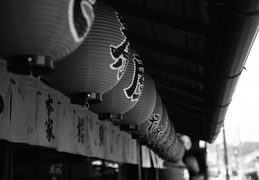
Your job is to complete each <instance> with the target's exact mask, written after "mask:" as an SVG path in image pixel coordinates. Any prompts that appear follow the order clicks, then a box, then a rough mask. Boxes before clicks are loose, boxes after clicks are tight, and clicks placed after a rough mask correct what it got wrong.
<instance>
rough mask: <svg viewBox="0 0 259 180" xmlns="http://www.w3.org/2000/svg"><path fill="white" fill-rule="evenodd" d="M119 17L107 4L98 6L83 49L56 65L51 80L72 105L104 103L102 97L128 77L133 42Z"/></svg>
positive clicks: (87, 106)
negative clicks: (129, 40) (127, 70)
mask: <svg viewBox="0 0 259 180" xmlns="http://www.w3.org/2000/svg"><path fill="white" fill-rule="evenodd" d="M124 31H125V26H124V24H123V22H122V19H121V18H120V16H119V14H118V13H117V12H116V11H115V10H114V9H113V8H111V7H110V6H108V5H106V4H104V3H101V2H99V3H96V6H95V20H94V23H93V26H92V29H91V31H90V33H89V35H88V36H87V38H86V39H85V41H84V42H83V43H82V45H81V46H80V47H79V48H78V49H77V50H76V51H75V52H74V53H72V54H71V55H69V56H68V57H66V58H65V59H63V60H62V61H59V62H57V63H56V68H55V72H54V73H53V74H52V75H51V76H50V77H48V79H49V81H50V82H51V83H52V84H53V86H54V87H56V88H57V89H58V90H60V91H61V92H63V93H64V94H66V95H69V96H70V97H71V103H74V104H80V105H85V107H86V108H89V104H91V103H96V102H101V101H102V94H104V93H105V92H107V91H109V90H110V89H112V88H113V87H114V86H115V85H116V84H117V83H118V82H119V81H120V80H121V78H122V76H123V75H124V73H125V70H126V66H127V63H128V59H129V42H128V40H127V38H126V36H125V34H124Z"/></svg>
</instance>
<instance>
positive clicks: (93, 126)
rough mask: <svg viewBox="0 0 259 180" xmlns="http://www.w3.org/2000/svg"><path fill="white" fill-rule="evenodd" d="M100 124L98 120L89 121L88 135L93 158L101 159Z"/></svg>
mask: <svg viewBox="0 0 259 180" xmlns="http://www.w3.org/2000/svg"><path fill="white" fill-rule="evenodd" d="M99 129H100V123H99V121H98V120H96V119H89V126H88V133H89V140H90V148H91V155H90V156H92V157H99V155H100V154H101V152H100V149H99V147H100V143H101V142H100V138H99V136H100V135H99Z"/></svg>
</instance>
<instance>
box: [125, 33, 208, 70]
mask: <svg viewBox="0 0 259 180" xmlns="http://www.w3.org/2000/svg"><path fill="white" fill-rule="evenodd" d="M127 36H128V38H129V41H130V43H131V45H132V47H133V49H135V48H134V47H136V48H137V47H140V48H145V49H148V50H151V51H153V52H157V53H161V54H165V55H168V56H172V57H175V58H177V59H179V60H182V61H185V62H187V63H192V64H195V65H198V66H204V64H205V62H206V61H205V56H203V55H200V54H197V53H193V52H190V51H187V50H184V49H180V48H175V47H173V46H169V45H165V44H161V43H158V42H155V41H151V40H149V39H144V38H142V37H140V36H138V35H135V34H131V33H128V34H127Z"/></svg>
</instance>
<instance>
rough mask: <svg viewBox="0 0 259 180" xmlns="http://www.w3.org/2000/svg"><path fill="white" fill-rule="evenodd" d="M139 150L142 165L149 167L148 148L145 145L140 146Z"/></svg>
mask: <svg viewBox="0 0 259 180" xmlns="http://www.w3.org/2000/svg"><path fill="white" fill-rule="evenodd" d="M141 152H142V167H144V168H150V167H151V160H150V153H149V149H148V148H147V147H146V146H141Z"/></svg>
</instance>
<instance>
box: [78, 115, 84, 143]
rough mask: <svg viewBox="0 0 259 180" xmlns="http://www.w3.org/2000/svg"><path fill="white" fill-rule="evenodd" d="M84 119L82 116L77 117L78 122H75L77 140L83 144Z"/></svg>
mask: <svg viewBox="0 0 259 180" xmlns="http://www.w3.org/2000/svg"><path fill="white" fill-rule="evenodd" d="M84 131H85V121H84V118H80V117H78V124H77V138H78V139H77V140H78V142H79V143H80V144H82V145H83V144H84V139H85V132H84Z"/></svg>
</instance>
